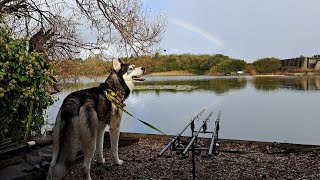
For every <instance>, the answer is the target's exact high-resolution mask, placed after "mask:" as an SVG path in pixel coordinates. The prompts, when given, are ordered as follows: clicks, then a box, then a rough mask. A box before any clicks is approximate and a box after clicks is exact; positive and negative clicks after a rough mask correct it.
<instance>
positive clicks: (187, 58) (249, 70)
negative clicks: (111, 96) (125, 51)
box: [55, 53, 305, 77]
mask: <svg viewBox="0 0 320 180" xmlns="http://www.w3.org/2000/svg"><path fill="white" fill-rule="evenodd" d="M121 59H122V60H123V61H124V62H126V63H134V64H135V65H136V66H144V67H146V69H147V72H148V74H157V73H159V72H173V73H170V75H181V74H197V75H230V74H231V75H232V74H236V73H237V72H239V71H241V73H242V72H243V73H245V74H250V75H256V74H287V73H292V72H305V71H303V70H301V69H295V68H292V69H288V68H284V67H281V63H280V59H278V58H274V57H271V58H269V57H268V58H262V59H258V60H256V61H254V62H253V63H248V62H246V61H245V60H240V59H234V58H231V57H229V56H225V55H222V54H216V55H193V54H181V55H176V54H172V55H159V54H158V53H157V54H155V55H154V56H141V57H130V58H121ZM55 66H56V69H58V71H59V72H58V74H57V75H58V76H60V77H73V76H103V75H105V74H106V71H108V70H109V69H111V61H110V60H109V61H108V60H104V59H103V58H101V56H92V57H89V58H87V59H86V60H82V59H75V60H64V61H56V62H55ZM174 72H176V73H174ZM162 74H165V73H162Z"/></svg>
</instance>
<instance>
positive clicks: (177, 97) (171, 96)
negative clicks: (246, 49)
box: [46, 76, 320, 144]
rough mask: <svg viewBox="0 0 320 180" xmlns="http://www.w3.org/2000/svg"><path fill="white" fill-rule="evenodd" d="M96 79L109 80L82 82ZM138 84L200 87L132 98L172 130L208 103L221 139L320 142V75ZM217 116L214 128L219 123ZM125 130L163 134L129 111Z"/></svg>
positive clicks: (135, 107) (137, 110)
mask: <svg viewBox="0 0 320 180" xmlns="http://www.w3.org/2000/svg"><path fill="white" fill-rule="evenodd" d="M92 81H103V78H95V79H90V78H83V79H78V80H77V81H76V82H85V83H88V82H92ZM68 82H69V83H70V82H75V81H74V80H68ZM91 84H92V83H91ZM138 85H139V86H145V85H163V86H165V85H189V86H195V87H196V88H197V89H195V90H192V91H174V90H171V91H168V90H147V91H146V90H139V91H133V93H132V94H131V95H130V97H129V99H128V100H126V104H127V110H128V111H129V112H131V113H132V114H134V115H136V116H137V117H139V118H141V119H143V120H145V121H147V122H149V123H151V124H153V125H155V126H156V127H158V128H160V129H161V130H163V131H164V132H166V133H167V134H177V133H178V132H179V131H181V130H182V129H183V127H184V126H185V125H186V124H187V123H188V122H189V121H190V119H191V118H192V117H193V116H194V115H196V114H197V113H199V112H200V111H201V110H202V109H204V108H207V109H208V111H207V113H209V110H213V111H214V116H213V118H212V119H213V120H214V119H215V117H216V116H217V114H218V112H219V111H221V130H220V137H221V138H230V139H245V140H256V141H275V142H289V143H302V144H320V133H319V129H318V128H319V127H320V121H319V107H320V101H319V97H320V77H265V78H262V77H256V78H254V77H212V76H174V77H161V76H157V77H147V80H146V82H143V83H140V84H138ZM84 86H86V85H84ZM71 91H74V89H73V90H68V91H64V92H62V93H60V94H58V97H59V100H58V101H57V102H56V103H55V104H54V105H52V106H51V107H50V108H49V109H48V111H47V116H48V120H49V121H48V122H49V123H48V124H49V125H47V127H46V128H51V125H50V124H52V123H54V121H55V120H54V119H55V116H56V114H57V111H58V109H59V107H60V105H61V103H62V101H63V99H64V98H65V97H66V96H67V95H68V94H69V93H70V92H71ZM204 117H205V115H204V116H203V118H204ZM213 120H212V121H211V122H210V123H209V128H213ZM196 129H197V127H196ZM121 131H126V132H139V133H150V134H154V133H157V132H155V131H153V130H152V129H149V128H148V127H146V126H144V125H143V124H141V123H139V122H138V121H136V120H135V119H133V118H131V117H129V116H127V115H126V114H124V116H123V119H122V123H121ZM189 131H190V130H189Z"/></svg>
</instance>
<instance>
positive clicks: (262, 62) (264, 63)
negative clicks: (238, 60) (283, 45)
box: [252, 58, 281, 73]
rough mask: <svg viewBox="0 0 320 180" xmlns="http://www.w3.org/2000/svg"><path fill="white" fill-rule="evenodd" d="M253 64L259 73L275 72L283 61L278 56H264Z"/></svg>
mask: <svg viewBox="0 0 320 180" xmlns="http://www.w3.org/2000/svg"><path fill="white" fill-rule="evenodd" d="M252 64H253V66H254V67H255V69H256V70H257V72H259V73H274V72H277V71H279V70H280V68H281V62H280V60H279V59H277V58H263V59H259V60H257V61H255V62H253V63H252Z"/></svg>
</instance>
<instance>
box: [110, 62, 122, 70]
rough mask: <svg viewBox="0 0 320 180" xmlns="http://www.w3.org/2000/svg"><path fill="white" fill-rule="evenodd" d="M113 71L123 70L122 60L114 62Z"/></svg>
mask: <svg viewBox="0 0 320 180" xmlns="http://www.w3.org/2000/svg"><path fill="white" fill-rule="evenodd" d="M112 64H113V69H114V70H115V71H116V72H118V71H119V70H120V69H121V64H122V61H121V60H120V59H114V60H113V61H112Z"/></svg>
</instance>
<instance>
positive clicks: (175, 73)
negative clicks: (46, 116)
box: [55, 71, 320, 79]
mask: <svg viewBox="0 0 320 180" xmlns="http://www.w3.org/2000/svg"><path fill="white" fill-rule="evenodd" d="M107 76H108V74H105V75H101V76H95V75H86V76H82V75H80V76H77V75H75V76H61V75H59V74H58V75H56V76H55V77H56V78H58V79H67V78H84V77H87V78H100V77H107ZM144 76H213V77H214V76H216V77H221V76H225V77H242V76H252V77H292V76H297V77H299V76H320V74H318V73H307V74H306V73H284V74H279V73H275V74H255V75H251V74H248V73H247V74H241V75H240V74H233V75H225V74H223V73H220V74H210V73H206V74H201V75H199V74H193V73H190V72H188V71H166V72H153V73H150V74H145V75H144Z"/></svg>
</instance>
